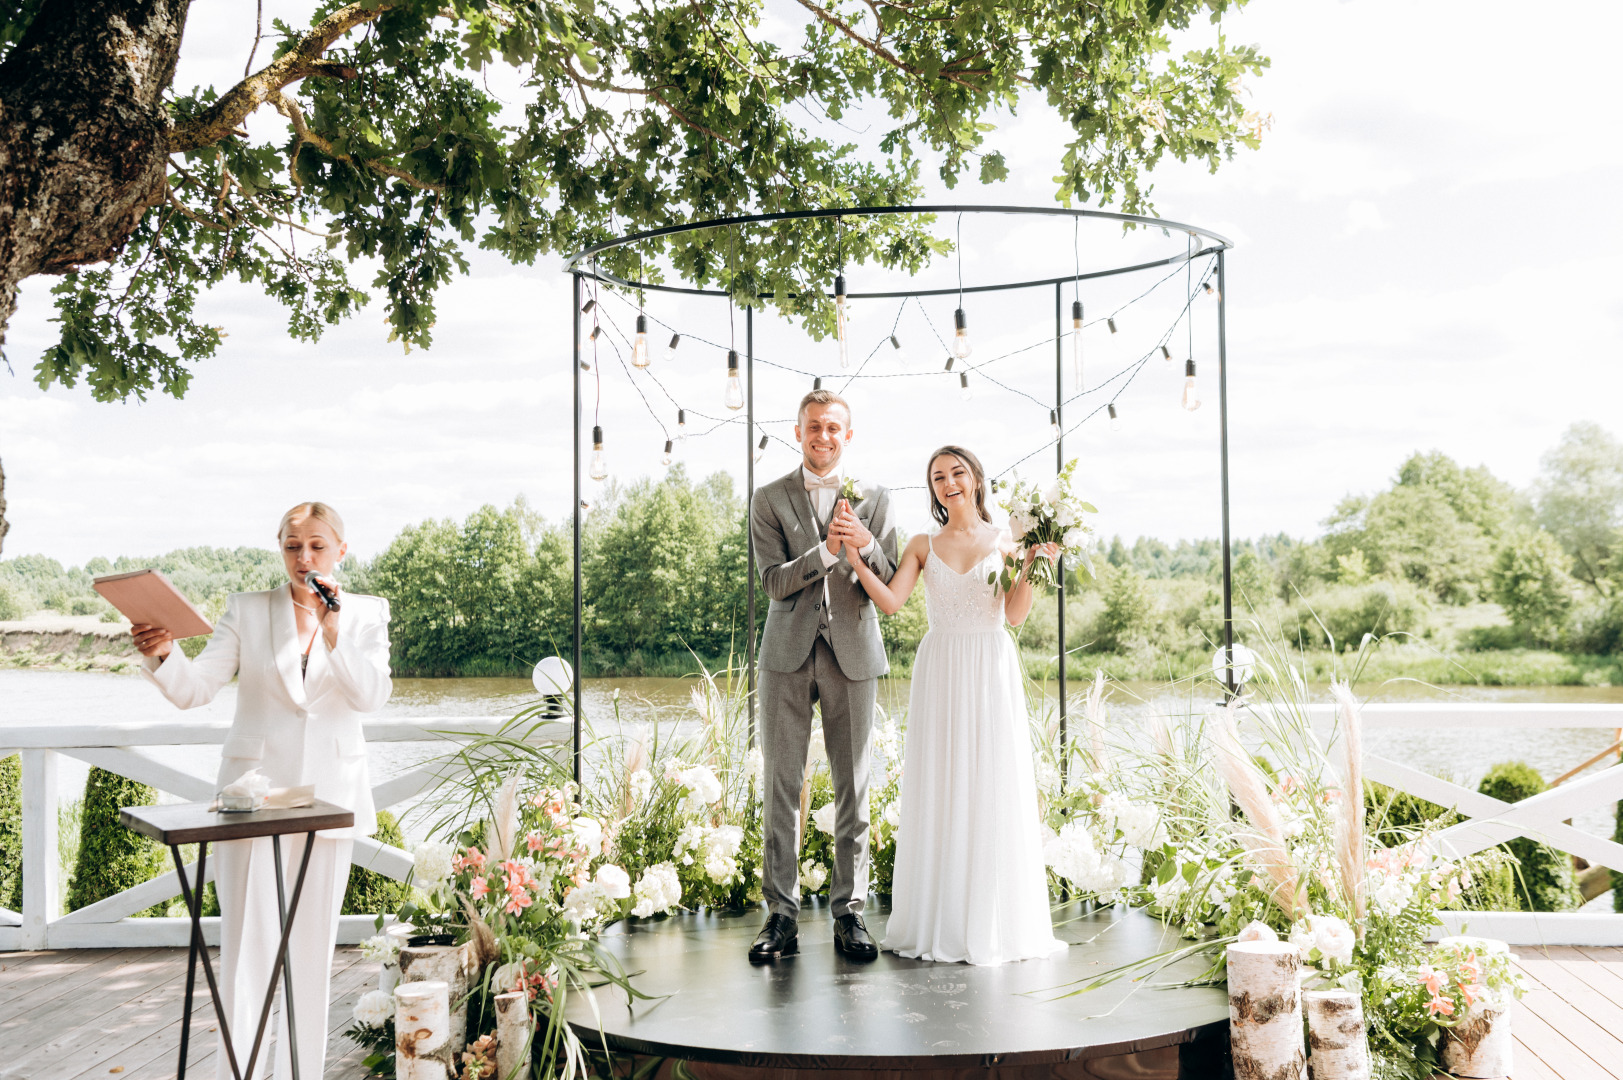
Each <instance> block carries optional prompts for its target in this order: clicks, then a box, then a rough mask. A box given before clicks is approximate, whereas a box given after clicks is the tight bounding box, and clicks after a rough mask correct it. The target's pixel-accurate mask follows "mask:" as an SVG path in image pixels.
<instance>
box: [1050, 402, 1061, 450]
mask: <svg viewBox="0 0 1623 1080" xmlns="http://www.w3.org/2000/svg"><path fill="white" fill-rule="evenodd" d="M1048 427H1049V429H1050V430H1051V431H1053V433H1054V441H1055V442H1059V438H1060V435H1062V434H1063V432H1062V431H1061V430H1060V426H1059V410H1058V409H1049V410H1048Z"/></svg>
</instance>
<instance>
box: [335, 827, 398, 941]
mask: <svg viewBox="0 0 1623 1080" xmlns="http://www.w3.org/2000/svg"><path fill="white" fill-rule="evenodd" d="M372 839H374V840H379V841H382V842H383V843H385V844H393V845H394V846H395V847H405V845H406V837H405V835H404V834H403V833H402V832H401V831H400V823H399V822H398V821H396V820H395V816H394V815H393V814H391V813H389V811H387V810H379V811H378V828H377V831H376V832H374V833H373V834H372ZM410 896H411V887H410V886H408V885H407V884H406V883H405V882H403V881H396V880H395V879H394V878H391V877H385V876H384V875H382V874H379V873H377V872H376V871H373V870H366V869H363V868H362V867H359V866H354V865H351V866H350V868H349V885H348V886H347V887H346V888H345V890H344V906H343V913H344V914H345V915H376V914H379V913H380V912H387V913H390V914H393V913H394V912H395V911H397V910H399V908H400V905H401V904H403V903H405V902H406V900H407V899H409V898H410Z"/></svg>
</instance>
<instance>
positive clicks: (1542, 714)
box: [0, 702, 1623, 951]
mask: <svg viewBox="0 0 1623 1080" xmlns="http://www.w3.org/2000/svg"><path fill="white" fill-rule="evenodd" d="M1363 717H1364V726H1365V729H1366V730H1367V731H1370V732H1378V731H1391V730H1398V731H1419V730H1426V731H1434V732H1436V735H1437V737H1438V738H1439V739H1447V740H1452V741H1456V742H1461V743H1462V744H1463V742H1464V741H1465V740H1468V739H1469V737H1470V733H1471V732H1472V731H1475V730H1478V729H1482V728H1513V729H1516V730H1519V731H1523V732H1527V733H1529V734H1532V733H1536V732H1539V731H1551V730H1557V729H1562V728H1598V729H1606V730H1608V731H1610V730H1615V729H1618V728H1623V705H1541V704H1527V705H1522V704H1497V703H1483V704H1475V703H1453V702H1440V703H1425V704H1381V703H1376V704H1370V705H1366V706H1365V707H1364V710H1363ZM1312 718H1313V722H1314V725H1315V727H1316V728H1317V729H1318V730H1319V731H1320V733H1321V735H1322V736H1323V737H1324V739H1325V740H1326V741H1327V742H1328V741H1331V740H1333V738H1334V734H1333V733H1334V709H1333V707H1331V706H1328V705H1325V706H1315V707H1313V709H1312ZM507 722H508V721H507V720H505V719H502V718H492V717H422V718H412V719H384V720H371V721H368V722H367V723H366V725H365V731H366V738H367V740H368V741H369V742H436V741H444V740H448V739H451V740H454V739H465V738H467V737H469V736H472V735H477V734H488V733H490V732H493V731H496V730H497V729H499V728H500V727H501V726H502V725H503V724H505V723H507ZM229 728H230V724H229V722H227V721H184V720H176V721H165V722H132V723H123V724H94V725H91V724H84V725H41V726H34V727H4V728H0V756H3V755H5V754H8V753H11V752H12V751H20V752H21V754H22V773H23V888H24V894H23V910H22V911H21V912H20V913H19V912H12V911H8V910H6V909H4V908H0V951H3V950H13V949H41V948H52V949H63V948H90V947H97V948H105V947H123V946H134V945H184V944H185V943H186V940H187V929H186V920H184V919H165V918H156V919H137V918H130V916H132V915H134V914H135V913H136V912H138V911H141V910H143V909H145V908H149V907H151V906H152V905H153V904H156V903H160V902H162V901H165V900H169V899H172V898H174V897H175V896H177V895H179V892H180V886H179V882H178V880H177V879H176V877H175V874H174V871H170V872H168V873H166V874H163V875H161V876H159V877H157V878H154V879H153V880H151V881H149V882H146V883H145V884H142V885H137V886H135V887H134V888H131V889H127V890H125V891H124V892H121V893H119V894H118V895H116V896H111V897H108V898H107V899H105V900H102V901H100V902H99V903H96V904H92V905H90V906H89V907H85V908H81V909H79V910H78V911H74V912H70V913H68V914H66V915H58V914H57V912H58V911H59V910H60V908H61V897H60V895H59V892H58V888H59V886H58V880H57V864H58V855H57V838H56V821H57V767H58V764H59V760H60V756H61V755H67V756H69V757H73V758H77V759H79V760H81V761H84V762H86V763H88V764H91V765H96V766H99V767H101V768H103V769H106V770H108V771H110V772H115V773H118V774H120V775H123V776H128V777H130V778H131V779H134V780H139V781H141V782H142V783H145V784H150V785H151V786H153V787H155V788H157V789H159V790H160V791H164V792H168V793H170V794H172V795H174V796H177V797H179V798H181V799H186V800H197V799H207V798H212V797H213V795H214V783H213V780H212V779H205V778H203V777H198V776H194V775H192V774H190V773H187V772H184V771H182V770H180V769H177V768H174V767H172V766H170V765H167V764H165V763H163V762H160V761H157V760H155V759H154V758H153V757H152V756H151V755H150V754H149V753H147V752H146V750H145V749H144V748H149V747H154V746H181V745H203V746H207V745H213V746H217V745H219V744H221V743H222V742H224V740H225V736H226V732H227V731H228V729H229ZM568 736H569V727H568V725H567V724H551V725H547V726H546V727H545V728H543V729H538V730H537V732H536V737H537V738H538V739H541V740H543V741H547V742H553V741H562V740H565V739H567V738H568ZM451 748H452V743H449V742H447V743H446V750H447V751H449V750H450V749H451ZM433 756H434V757H436V758H437V759H439V760H440V762H442V763H443V759H444V755H443V754H436V755H433ZM1574 764H1576V763H1574ZM443 768H444V765H443V764H436V765H430V766H425V767H423V768H419V769H416V770H413V771H411V772H408V773H405V774H403V775H401V776H397V777H395V778H393V779H391V780H388V781H385V782H384V783H382V784H379V785H377V786H376V787H375V788H373V798H374V800H375V802H376V804H377V807H378V809H380V810H382V809H387V808H388V807H391V806H397V805H399V804H400V803H402V802H404V801H406V800H409V799H412V798H414V797H415V796H417V795H419V794H421V793H422V792H423V791H425V790H426V789H427V788H429V787H430V786H431V785H432V784H434V783H435V781H436V779H437V777H438V776H439V775H443V773H442V772H441V771H439V770H442V769H443ZM1364 775H1365V777H1366V778H1367V779H1370V780H1374V781H1376V782H1378V783H1382V784H1386V785H1388V786H1390V787H1393V788H1397V789H1399V790H1401V791H1406V792H1409V793H1410V794H1413V795H1416V796H1418V797H1420V798H1422V799H1426V800H1428V801H1430V802H1434V803H1438V804H1440V805H1442V806H1446V807H1450V808H1453V809H1455V810H1457V811H1458V812H1459V813H1460V814H1462V815H1464V816H1465V818H1466V820H1465V821H1462V822H1460V823H1459V824H1457V825H1454V826H1452V827H1450V828H1448V829H1445V830H1443V832H1441V833H1440V834H1439V840H1440V842H1441V843H1442V845H1443V846H1444V849H1445V853H1446V854H1449V855H1450V856H1451V857H1459V856H1463V855H1468V854H1471V853H1473V852H1477V851H1481V850H1483V849H1484V848H1488V847H1492V846H1493V845H1495V844H1501V843H1504V842H1505V841H1506V840H1510V839H1514V838H1515V837H1518V836H1526V837H1530V838H1532V839H1535V840H1538V841H1539V842H1541V843H1545V844H1549V845H1550V846H1551V847H1554V848H1557V849H1559V850H1562V851H1565V852H1569V853H1571V854H1573V855H1577V856H1580V857H1582V858H1584V859H1586V860H1588V861H1589V862H1590V863H1591V864H1592V865H1595V866H1609V867H1614V868H1623V844H1619V843H1617V842H1615V841H1612V840H1608V839H1604V838H1602V837H1598V836H1593V835H1591V834H1589V833H1586V832H1583V831H1581V830H1579V829H1575V828H1573V827H1572V826H1570V825H1565V824H1563V822H1564V821H1567V820H1570V819H1571V818H1572V817H1573V816H1574V815H1576V814H1579V813H1583V812H1584V811H1588V810H1594V809H1597V808H1602V807H1606V808H1609V807H1610V806H1611V805H1612V804H1614V803H1615V802H1617V800H1618V799H1620V798H1623V765H1619V764H1612V765H1610V766H1608V767H1606V768H1600V767H1596V768H1594V769H1592V770H1589V771H1587V772H1585V773H1583V774H1581V775H1579V776H1576V777H1574V778H1572V779H1570V780H1567V781H1566V782H1565V783H1563V784H1561V785H1560V786H1559V787H1555V788H1552V789H1551V790H1549V791H1547V792H1545V793H1543V794H1541V795H1535V796H1534V797H1532V798H1530V799H1526V800H1523V801H1522V802H1519V803H1514V804H1510V803H1503V802H1500V801H1499V800H1497V799H1492V798H1489V797H1488V796H1486V795H1482V794H1479V793H1478V792H1476V791H1474V790H1472V789H1470V788H1465V787H1461V786H1459V785H1457V784H1454V783H1452V782H1450V781H1448V780H1443V779H1440V778H1438V777H1436V776H1432V775H1430V774H1429V773H1426V772H1423V771H1422V770H1420V769H1417V768H1415V767H1414V766H1412V765H1408V764H1404V763H1403V762H1400V761H1393V760H1390V759H1388V758H1384V757H1381V756H1379V755H1377V754H1366V757H1365V759H1364ZM354 858H355V863H356V865H359V866H364V867H366V868H368V869H371V870H375V871H377V872H379V873H381V874H384V875H386V876H388V877H391V878H395V879H397V880H398V879H402V878H404V877H405V876H406V874H407V873H408V872H409V871H410V869H411V865H412V863H411V856H410V855H409V854H408V853H406V852H404V851H402V850H400V849H399V848H396V847H391V846H389V845H386V844H380V843H378V842H377V841H375V840H367V839H361V840H357V841H356V842H355V856H354ZM212 867H213V864H212V862H211V863H210V875H209V876H210V877H212V876H213V874H212ZM373 918H374V917H373V916H371V915H348V916H344V917H343V919H342V921H341V924H340V929H339V934H340V940H342V941H345V942H355V941H359V940H360V939H361V938H364V937H366V936H368V935H370V934H371V933H372V925H373ZM1443 918H1444V921H1445V923H1446V926H1447V929H1448V931H1450V932H1458V931H1459V930H1460V928H1461V926H1462V925H1466V924H1468V925H1469V928H1470V931H1471V932H1472V933H1475V934H1483V935H1487V936H1491V937H1497V938H1502V939H1504V940H1507V941H1509V942H1511V943H1512V944H1520V945H1538V944H1550V945H1623V915H1619V914H1613V913H1611V912H1601V913H1596V914H1590V913H1579V912H1563V913H1549V914H1541V913H1528V912H1447V913H1444V916H1443ZM213 922H214V921H213V920H206V921H205V934H206V935H208V937H209V940H211V941H212V940H214V936H215V934H216V932H217V931H216V929H215V926H214V925H213Z"/></svg>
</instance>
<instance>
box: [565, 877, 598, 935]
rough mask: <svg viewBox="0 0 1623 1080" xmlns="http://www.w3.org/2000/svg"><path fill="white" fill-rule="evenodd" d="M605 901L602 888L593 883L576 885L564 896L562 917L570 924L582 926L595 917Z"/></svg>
mask: <svg viewBox="0 0 1623 1080" xmlns="http://www.w3.org/2000/svg"><path fill="white" fill-rule="evenodd" d="M605 899H606V897H605V896H604V895H603V887H602V886H601V885H599V884H598V883H597V882H595V881H588V882H586V883H584V884H581V885H576V886H575V887H574V888H573V889H570V890H569V892H567V893H565V894H564V916H565V917H566V918H567V919H569V921H570V922H573V923H580V924H583V925H584V924H585V923H586V922H588V921H589V920H591V919H593V918H595V917H596V916H597V912H598V908H599V907H601V906H602V904H603V901H604V900H605Z"/></svg>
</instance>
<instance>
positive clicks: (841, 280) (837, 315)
mask: <svg viewBox="0 0 1623 1080" xmlns="http://www.w3.org/2000/svg"><path fill="white" fill-rule="evenodd" d="M834 337H835V338H836V339H837V340H838V341H839V343H840V367H842V368H848V367H850V366H851V349H850V346H849V345H847V344H846V340H845V275H844V274H836V275H835V276H834Z"/></svg>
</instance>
